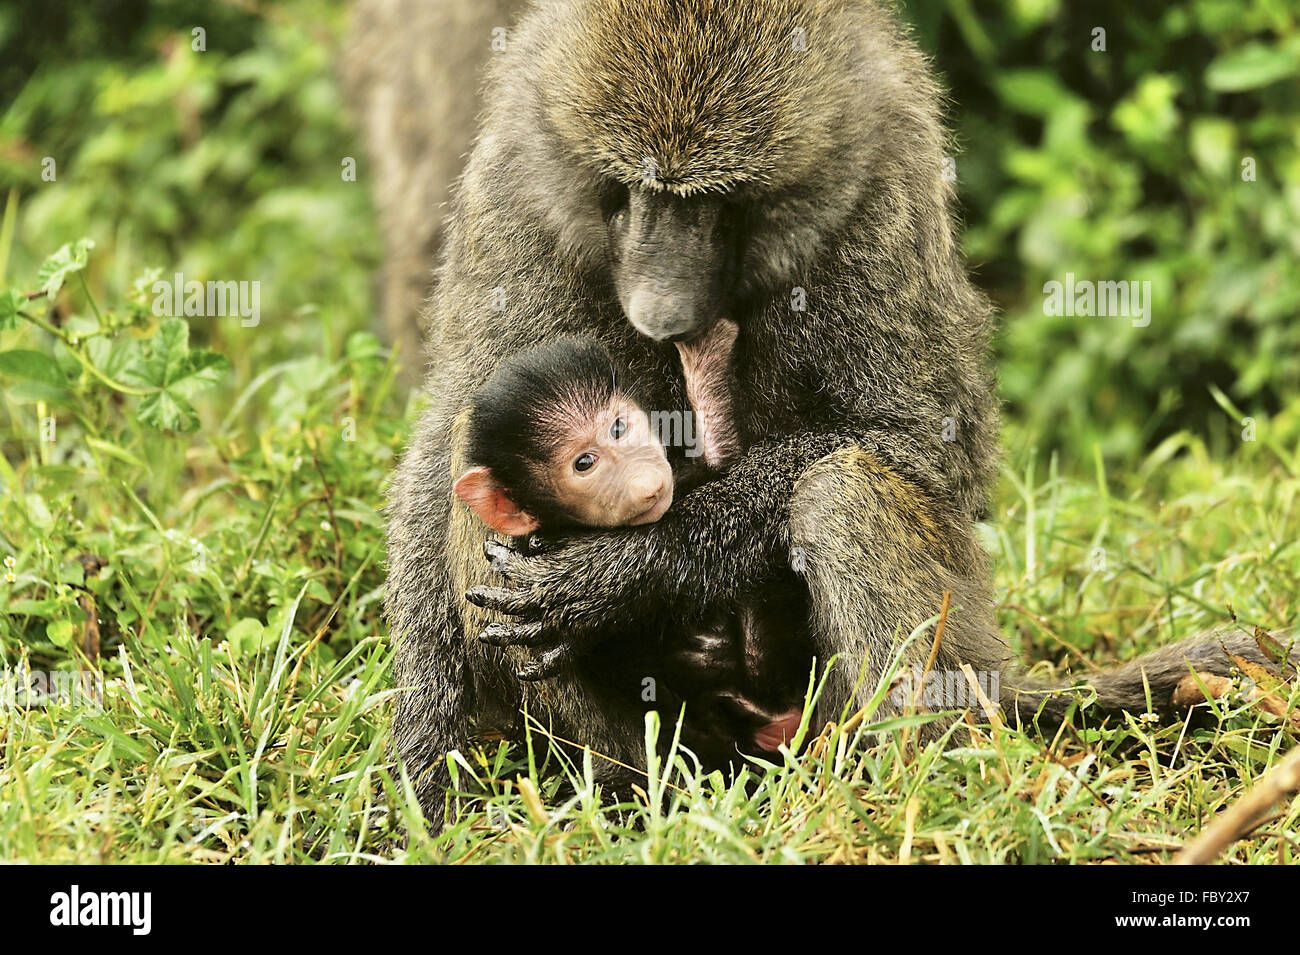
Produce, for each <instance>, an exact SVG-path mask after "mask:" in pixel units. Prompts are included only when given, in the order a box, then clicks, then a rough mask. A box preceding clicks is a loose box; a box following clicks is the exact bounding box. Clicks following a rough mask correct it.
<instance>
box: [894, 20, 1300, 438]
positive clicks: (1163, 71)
mask: <svg viewBox="0 0 1300 955" xmlns="http://www.w3.org/2000/svg"><path fill="white" fill-rule="evenodd" d="M908 7H909V10H910V12H911V14H912V20H913V22H914V23H916V24H917V29H918V33H919V36H920V39H921V41H922V43H923V45H924V46H926V47H927V49H929V50H930V51H931V52H933V53H934V55H935V58H936V62H937V65H938V66H939V68H940V69H941V70H943V72H944V73H945V75H946V78H947V82H948V85H949V87H950V89H951V90H952V100H953V108H952V117H953V121H954V126H955V128H956V131H957V134H958V142H959V147H960V152H959V155H958V158H957V173H958V185H959V190H960V194H961V196H962V198H963V200H964V202H965V204H966V207H965V216H966V219H967V221H968V231H967V234H966V245H967V249H968V252H969V255H970V258H971V261H972V264H973V265H974V266H975V268H976V270H977V272H976V274H977V279H978V280H979V281H980V282H981V283H982V284H983V285H984V286H985V287H986V288H987V289H988V290H989V292H990V294H992V295H993V297H994V299H995V300H996V301H997V302H998V304H999V305H1000V306H1001V307H1002V308H1003V309H1004V315H1003V328H1004V333H1003V336H1002V342H1001V347H1000V353H1001V359H1000V364H999V371H1000V374H1001V379H1002V390H1003V395H1004V397H1005V398H1006V400H1007V401H1008V403H1009V405H1010V412H1011V416H1012V418H1013V420H1014V421H1022V422H1023V423H1024V424H1025V425H1027V436H1026V437H1024V438H1023V440H1025V441H1031V440H1032V441H1035V442H1039V443H1042V444H1046V445H1050V446H1054V447H1060V448H1062V449H1063V450H1065V451H1066V452H1067V453H1070V454H1073V455H1080V456H1082V457H1083V458H1084V459H1085V460H1086V459H1087V458H1089V457H1090V456H1091V453H1092V452H1091V449H1092V447H1093V446H1094V444H1099V445H1100V446H1101V447H1102V449H1103V451H1104V452H1105V453H1106V454H1107V455H1108V456H1110V457H1112V458H1114V459H1117V460H1120V461H1131V460H1132V459H1133V455H1135V454H1137V453H1140V452H1141V451H1142V450H1144V449H1145V448H1147V447H1150V446H1152V445H1154V444H1155V443H1156V442H1157V441H1159V440H1160V439H1162V438H1164V437H1167V436H1168V435H1170V434H1172V433H1174V432H1176V431H1178V430H1179V429H1184V428H1185V429H1189V430H1190V431H1192V432H1194V433H1198V434H1202V435H1206V436H1207V437H1209V438H1210V439H1211V441H1212V443H1213V446H1214V447H1215V448H1216V450H1218V451H1220V452H1222V451H1224V450H1226V449H1227V448H1228V447H1230V446H1233V445H1235V444H1236V443H1237V440H1238V438H1237V435H1238V433H1239V431H1240V426H1239V425H1235V424H1234V423H1232V422H1230V421H1227V420H1226V419H1225V418H1224V417H1223V416H1222V415H1221V414H1218V413H1217V409H1216V408H1215V406H1214V403H1213V398H1212V395H1211V392H1210V391H1209V389H1208V387H1207V386H1209V385H1215V386H1217V387H1218V388H1220V389H1221V390H1222V391H1223V392H1225V393H1227V394H1228V395H1230V396H1232V397H1233V398H1234V399H1236V400H1237V401H1238V402H1240V403H1241V405H1242V406H1243V407H1244V408H1245V409H1246V411H1247V413H1250V414H1268V413H1272V412H1275V411H1277V410H1278V409H1280V408H1282V407H1284V406H1286V405H1287V404H1290V403H1294V401H1295V400H1296V396H1297V394H1300V268H1298V267H1297V260H1300V6H1298V5H1297V4H1295V3H1294V2H1293V0H1186V2H1180V3H1174V4H1163V3H1124V2H1122V0H1101V2H1089V3H1069V2H1066V0H1013V2H1007V3H1003V2H994V0H987V2H979V0H946V2H940V3H935V2H931V0H910V2H909V3H908ZM1098 28H1100V29H1101V30H1104V35H1102V34H1098V33H1096V32H1095V31H1096V30H1097V29H1098ZM1102 43H1104V50H1100V49H1095V48H1094V47H1095V46H1101V45H1102ZM1244 173H1249V174H1252V175H1253V181H1245V180H1243V174H1244ZM1067 272H1072V273H1074V275H1075V276H1076V277H1077V278H1079V279H1091V280H1096V281H1118V280H1122V279H1133V280H1149V281H1150V282H1151V283H1152V291H1153V295H1154V299H1155V300H1154V307H1153V314H1152V318H1151V324H1150V325H1149V326H1148V327H1145V328H1135V327H1132V325H1131V324H1130V323H1129V322H1127V321H1125V320H1123V319H1121V318H1100V317H1094V318H1082V317H1065V316H1059V317H1049V316H1046V315H1044V314H1043V300H1044V296H1043V293H1042V289H1043V284H1044V283H1045V282H1047V281H1051V280H1056V281H1064V280H1065V275H1066V273H1067Z"/></svg>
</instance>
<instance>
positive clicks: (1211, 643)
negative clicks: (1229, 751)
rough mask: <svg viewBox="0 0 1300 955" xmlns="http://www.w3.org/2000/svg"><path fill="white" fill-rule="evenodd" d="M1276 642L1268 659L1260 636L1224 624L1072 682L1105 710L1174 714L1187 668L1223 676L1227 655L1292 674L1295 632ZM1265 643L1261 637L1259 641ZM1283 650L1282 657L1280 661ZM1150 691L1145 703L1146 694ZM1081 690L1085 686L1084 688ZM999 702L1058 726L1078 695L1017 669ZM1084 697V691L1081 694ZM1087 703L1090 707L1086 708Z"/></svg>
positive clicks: (1299, 653)
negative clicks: (1275, 649) (1177, 689)
mask: <svg viewBox="0 0 1300 955" xmlns="http://www.w3.org/2000/svg"><path fill="white" fill-rule="evenodd" d="M1271 640H1272V642H1273V643H1275V644H1278V645H1280V648H1281V652H1280V653H1279V654H1278V655H1277V658H1276V659H1275V658H1273V657H1272V656H1270V655H1269V654H1267V653H1265V651H1264V650H1263V649H1262V648H1261V646H1260V641H1259V640H1257V639H1256V638H1255V637H1254V636H1252V635H1251V634H1248V633H1244V632H1243V631H1242V630H1240V629H1239V628H1236V627H1224V628H1221V629H1218V630H1211V631H1208V632H1206V633H1201V634H1197V635H1196V636H1193V637H1188V638H1186V639H1185V640H1180V641H1179V642H1178V643H1175V644H1172V645H1171V646H1167V647H1161V648H1160V649H1158V650H1152V651H1151V652H1150V653H1146V654H1143V655H1142V656H1140V657H1138V658H1137V659H1136V660H1132V661H1130V662H1128V663H1125V664H1123V665H1121V666H1117V667H1113V668H1111V669H1109V670H1103V671H1102V672H1100V673H1094V674H1092V675H1091V676H1090V677H1088V678H1086V679H1083V680H1081V681H1079V683H1078V684H1076V686H1078V685H1082V686H1083V687H1085V688H1086V687H1091V688H1092V689H1093V690H1094V691H1096V694H1097V701H1096V703H1095V704H1093V706H1094V707H1097V708H1100V709H1101V710H1102V711H1104V712H1106V713H1113V714H1118V713H1120V712H1122V711H1124V710H1127V711H1129V712H1130V713H1146V712H1155V713H1158V714H1160V715H1161V716H1165V715H1175V714H1176V713H1178V708H1177V707H1175V706H1174V703H1173V700H1172V696H1173V691H1174V688H1175V687H1176V686H1177V685H1178V683H1179V681H1180V680H1182V679H1183V677H1185V676H1187V675H1188V674H1189V673H1190V672H1191V671H1192V670H1196V671H1198V672H1200V673H1211V674H1214V675H1216V676H1229V675H1231V671H1232V670H1233V668H1234V667H1236V666H1237V664H1236V663H1235V662H1234V661H1233V660H1232V657H1234V656H1235V657H1240V658H1242V659H1244V660H1248V661H1250V662H1251V663H1255V664H1258V665H1259V666H1262V667H1264V668H1266V669H1267V670H1270V671H1271V672H1273V673H1276V674H1279V675H1284V676H1286V677H1291V676H1294V675H1295V673H1296V667H1297V666H1298V665H1300V646H1297V643H1298V642H1300V631H1297V630H1289V631H1285V632H1282V633H1278V634H1273V635H1272V636H1271ZM1264 642H1265V643H1266V644H1267V642H1268V641H1267V640H1265V641H1264ZM1283 654H1286V655H1287V660H1288V662H1287V663H1286V664H1284V663H1282V656H1283ZM1148 691H1149V692H1150V704H1148V702H1147V699H1148V697H1147V694H1148ZM1083 693H1084V694H1086V693H1087V690H1086V689H1084V690H1083ZM1001 697H1002V706H1003V709H1004V710H1005V711H1006V713H1007V716H1008V718H1010V719H1013V720H1016V719H1018V720H1019V721H1020V722H1021V723H1023V724H1026V725H1032V724H1033V723H1034V722H1035V721H1037V722H1038V723H1039V725H1040V726H1041V725H1043V724H1048V725H1052V726H1055V725H1059V724H1060V723H1061V721H1062V720H1063V719H1064V718H1065V715H1066V713H1067V711H1068V710H1069V709H1070V707H1071V706H1073V705H1074V704H1075V702H1076V700H1077V699H1079V698H1080V694H1079V693H1076V692H1075V691H1074V689H1073V688H1072V687H1071V686H1069V685H1068V684H1064V683H1055V684H1054V683H1048V682H1045V681H1042V680H1036V679H1034V678H1032V677H1029V676H1025V675H1023V674H1016V673H1011V674H1008V675H1007V676H1006V677H1005V679H1004V680H1003V683H1002V688H1001ZM1084 698H1086V696H1085V697H1084ZM1091 709H1092V707H1090V710H1091Z"/></svg>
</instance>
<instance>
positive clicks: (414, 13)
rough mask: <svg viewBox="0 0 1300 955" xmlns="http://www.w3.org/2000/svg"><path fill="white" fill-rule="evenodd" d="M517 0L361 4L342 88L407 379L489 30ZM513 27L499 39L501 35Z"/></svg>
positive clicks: (382, 294) (475, 105)
mask: <svg viewBox="0 0 1300 955" xmlns="http://www.w3.org/2000/svg"><path fill="white" fill-rule="evenodd" d="M523 6H524V3H523V0H357V2H356V4H355V5H354V7H353V9H352V17H351V22H350V24H349V29H348V33H347V41H346V44H345V51H344V58H343V70H342V73H343V76H342V80H343V86H344V89H345V90H346V92H347V97H348V100H349V102H350V103H351V105H352V108H353V110H354V111H355V113H356V114H357V119H358V122H359V125H360V127H361V130H362V133H363V134H364V136H363V138H364V140H365V146H366V160H367V162H365V163H362V164H361V166H360V169H359V175H358V179H360V181H361V182H363V183H366V184H368V186H369V188H370V190H371V194H372V196H373V198H374V203H375V208H376V211H377V212H378V214H379V224H380V227H381V232H382V234H383V238H384V245H385V249H384V262H383V269H382V272H381V274H380V282H379V300H380V308H381V315H380V323H379V324H380V326H381V331H382V334H383V336H384V339H385V340H386V341H387V342H389V344H393V345H397V346H399V347H400V349H401V355H402V369H403V372H404V373H405V377H406V378H407V379H409V380H411V381H418V380H419V378H420V373H421V371H422V368H423V363H424V338H425V335H424V332H423V329H422V322H421V321H420V313H421V309H422V308H423V306H424V303H425V300H426V298H427V297H428V295H429V292H430V290H431V288H432V286H433V278H434V270H433V266H434V263H435V262H436V261H437V257H438V253H439V251H440V250H441V248H442V242H443V236H444V232H445V220H446V216H447V211H448V210H447V200H448V198H449V196H450V193H451V188H452V184H453V182H454V181H455V180H456V177H457V176H459V175H460V172H461V169H462V168H463V166H464V163H465V158H466V156H467V155H468V154H469V151H470V147H471V145H472V144H473V140H474V133H475V130H476V129H477V126H478V122H477V121H478V114H479V110H480V108H481V107H482V95H481V88H482V74H483V70H484V67H485V66H486V64H487V62H488V60H489V59H490V58H491V57H492V56H493V52H492V43H493V40H494V36H493V30H497V29H506V30H508V28H509V26H510V24H511V23H513V21H514V19H515V16H516V14H517V13H518V11H519V10H520V9H521V8H522V7H523ZM508 36H509V34H508V33H507V34H506V37H507V42H508Z"/></svg>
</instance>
